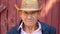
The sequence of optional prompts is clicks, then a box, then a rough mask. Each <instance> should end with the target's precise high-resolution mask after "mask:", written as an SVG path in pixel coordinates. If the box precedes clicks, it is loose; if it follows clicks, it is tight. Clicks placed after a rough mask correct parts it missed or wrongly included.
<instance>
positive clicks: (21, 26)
mask: <svg viewBox="0 0 60 34" xmlns="http://www.w3.org/2000/svg"><path fill="white" fill-rule="evenodd" d="M38 26H39V28H38V29H37V30H36V31H38V30H41V24H40V22H38ZM20 28H21V29H23V22H21V24H20V26H19V27H18V29H17V30H19V29H20Z"/></svg>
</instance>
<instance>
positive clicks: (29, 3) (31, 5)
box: [21, 0, 39, 10]
mask: <svg viewBox="0 0 60 34" xmlns="http://www.w3.org/2000/svg"><path fill="white" fill-rule="evenodd" d="M21 9H29V10H33V9H34V10H38V9H39V5H38V0H22V4H21Z"/></svg>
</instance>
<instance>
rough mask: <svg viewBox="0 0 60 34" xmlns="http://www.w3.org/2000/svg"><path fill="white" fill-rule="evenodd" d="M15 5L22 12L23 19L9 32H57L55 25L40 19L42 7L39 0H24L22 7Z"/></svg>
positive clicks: (50, 33)
mask: <svg viewBox="0 0 60 34" xmlns="http://www.w3.org/2000/svg"><path fill="white" fill-rule="evenodd" d="M15 7H16V9H17V10H18V13H19V14H20V17H21V21H20V23H19V25H17V26H15V27H14V28H12V29H11V30H10V31H8V32H7V34H56V31H55V28H54V27H52V26H49V25H47V24H45V23H43V22H40V21H39V20H38V19H39V14H40V13H41V9H42V7H40V8H39V5H38V1H37V0H22V5H21V8H18V7H17V5H15Z"/></svg>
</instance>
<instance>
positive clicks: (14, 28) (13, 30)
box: [6, 26, 18, 34]
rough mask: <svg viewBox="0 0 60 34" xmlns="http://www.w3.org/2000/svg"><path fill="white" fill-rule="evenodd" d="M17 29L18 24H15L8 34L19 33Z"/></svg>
mask: <svg viewBox="0 0 60 34" xmlns="http://www.w3.org/2000/svg"><path fill="white" fill-rule="evenodd" d="M17 29H18V26H15V27H13V28H12V29H10V30H8V31H7V32H6V34H16V33H18V31H17Z"/></svg>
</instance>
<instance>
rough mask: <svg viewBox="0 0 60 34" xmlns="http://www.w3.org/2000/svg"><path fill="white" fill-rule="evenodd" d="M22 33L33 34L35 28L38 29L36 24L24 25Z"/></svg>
mask: <svg viewBox="0 0 60 34" xmlns="http://www.w3.org/2000/svg"><path fill="white" fill-rule="evenodd" d="M23 27H24V31H25V32H27V33H32V32H34V31H35V30H36V29H37V28H38V24H35V25H33V26H26V25H24V26H23Z"/></svg>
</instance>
